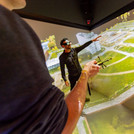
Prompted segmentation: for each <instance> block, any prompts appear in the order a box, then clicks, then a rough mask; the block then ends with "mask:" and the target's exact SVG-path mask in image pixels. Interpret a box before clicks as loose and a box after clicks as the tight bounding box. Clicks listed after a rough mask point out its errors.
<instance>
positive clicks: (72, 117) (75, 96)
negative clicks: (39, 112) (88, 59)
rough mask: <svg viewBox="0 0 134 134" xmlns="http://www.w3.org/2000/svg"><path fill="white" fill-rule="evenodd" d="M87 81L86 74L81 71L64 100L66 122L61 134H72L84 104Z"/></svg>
mask: <svg viewBox="0 0 134 134" xmlns="http://www.w3.org/2000/svg"><path fill="white" fill-rule="evenodd" d="M87 81H88V76H87V73H86V72H83V71H82V74H81V76H80V78H79V80H78V82H77V84H76V85H75V87H74V88H73V90H72V92H71V93H70V94H69V95H68V96H67V97H66V99H65V101H66V104H67V107H68V120H67V123H66V126H65V128H64V130H63V132H62V134H72V131H73V130H74V128H75V126H76V124H77V121H78V119H79V117H80V115H81V112H82V109H83V107H84V104H85V97H86V90H87Z"/></svg>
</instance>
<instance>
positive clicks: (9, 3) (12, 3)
mask: <svg viewBox="0 0 134 134" xmlns="http://www.w3.org/2000/svg"><path fill="white" fill-rule="evenodd" d="M0 4H1V5H2V6H4V7H6V8H8V9H9V10H13V9H21V8H24V7H25V6H26V0H0Z"/></svg>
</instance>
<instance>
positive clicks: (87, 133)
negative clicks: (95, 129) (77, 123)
mask: <svg viewBox="0 0 134 134" xmlns="http://www.w3.org/2000/svg"><path fill="white" fill-rule="evenodd" d="M83 125H84V128H85V131H86V134H89V130H88V126H87V123H86V121H85V120H83Z"/></svg>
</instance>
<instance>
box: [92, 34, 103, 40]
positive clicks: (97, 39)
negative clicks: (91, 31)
mask: <svg viewBox="0 0 134 134" xmlns="http://www.w3.org/2000/svg"><path fill="white" fill-rule="evenodd" d="M100 37H101V35H100V36H98V37H96V38H95V39H93V40H92V41H98V38H100Z"/></svg>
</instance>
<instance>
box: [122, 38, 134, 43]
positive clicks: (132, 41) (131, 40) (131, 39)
mask: <svg viewBox="0 0 134 134" xmlns="http://www.w3.org/2000/svg"><path fill="white" fill-rule="evenodd" d="M124 43H134V37H132V38H129V39H127V40H125V41H124Z"/></svg>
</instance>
